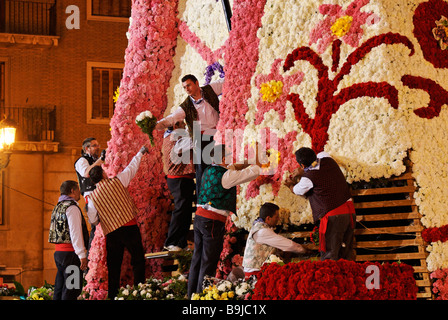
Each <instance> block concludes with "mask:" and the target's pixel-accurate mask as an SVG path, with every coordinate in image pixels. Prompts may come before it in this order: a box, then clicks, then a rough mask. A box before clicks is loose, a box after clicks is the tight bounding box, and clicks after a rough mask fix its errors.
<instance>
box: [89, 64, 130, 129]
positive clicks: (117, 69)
mask: <svg viewBox="0 0 448 320" xmlns="http://www.w3.org/2000/svg"><path fill="white" fill-rule="evenodd" d="M123 67H124V64H122V63H103V62H87V123H93V124H109V122H110V119H111V118H112V116H113V114H114V109H115V103H114V100H113V96H114V93H115V91H116V90H117V88H118V87H119V86H120V81H121V78H122V74H123Z"/></svg>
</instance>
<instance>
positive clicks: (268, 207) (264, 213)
mask: <svg viewBox="0 0 448 320" xmlns="http://www.w3.org/2000/svg"><path fill="white" fill-rule="evenodd" d="M279 210H280V208H279V207H278V206H277V205H276V204H273V203H270V202H266V203H265V204H263V205H262V206H261V208H260V214H259V217H260V218H261V219H263V221H264V222H266V223H267V224H268V225H269V226H270V227H275V226H276V225H277V223H278V219H279Z"/></svg>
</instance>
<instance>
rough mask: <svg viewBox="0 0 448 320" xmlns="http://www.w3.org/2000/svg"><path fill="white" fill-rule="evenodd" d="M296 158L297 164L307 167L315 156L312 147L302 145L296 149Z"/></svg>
mask: <svg viewBox="0 0 448 320" xmlns="http://www.w3.org/2000/svg"><path fill="white" fill-rule="evenodd" d="M295 155H296V160H297V162H298V163H299V164H303V165H304V166H305V167H309V166H310V165H311V164H312V163H313V162H314V161H316V159H317V157H316V154H315V153H314V151H313V149H310V148H307V147H302V148H300V149H299V150H297V151H296V153H295Z"/></svg>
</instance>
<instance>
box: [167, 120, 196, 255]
mask: <svg viewBox="0 0 448 320" xmlns="http://www.w3.org/2000/svg"><path fill="white" fill-rule="evenodd" d="M191 149H192V141H191V138H190V136H189V135H188V133H187V132H186V130H185V123H184V122H183V121H179V122H177V123H176V124H175V126H174V127H170V128H168V130H166V131H165V134H164V136H163V144H162V160H163V171H164V172H165V174H166V182H167V185H168V189H170V192H171V194H172V196H173V198H174V209H173V211H172V212H171V221H170V226H169V228H168V236H167V238H166V240H165V248H167V249H168V250H169V251H180V250H182V249H184V248H186V247H187V245H188V243H187V235H188V230H190V224H191V218H192V215H193V202H194V189H195V184H194V166H193V162H192V157H191V156H192V155H191Z"/></svg>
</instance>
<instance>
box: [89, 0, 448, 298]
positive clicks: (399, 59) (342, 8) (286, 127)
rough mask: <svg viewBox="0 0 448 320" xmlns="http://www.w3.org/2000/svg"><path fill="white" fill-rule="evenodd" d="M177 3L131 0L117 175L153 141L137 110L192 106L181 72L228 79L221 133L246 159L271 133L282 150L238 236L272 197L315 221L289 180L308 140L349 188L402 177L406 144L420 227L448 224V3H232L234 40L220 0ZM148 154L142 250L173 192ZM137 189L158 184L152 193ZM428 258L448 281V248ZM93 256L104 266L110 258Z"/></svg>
mask: <svg viewBox="0 0 448 320" xmlns="http://www.w3.org/2000/svg"><path fill="white" fill-rule="evenodd" d="M179 2H180V3H181V4H182V5H179V4H178V1H155V0H153V1H150V0H147V1H143V0H140V1H135V3H133V16H132V22H131V24H130V28H129V33H128V34H129V47H128V49H127V51H126V65H125V70H124V71H125V75H124V78H123V80H122V83H121V86H120V97H119V100H118V102H117V110H116V114H115V116H114V119H113V120H112V122H111V128H112V139H111V141H110V142H109V151H108V159H113V160H108V161H109V162H108V163H107V165H108V171H109V173H110V174H115V173H116V172H118V170H119V169H120V168H123V167H124V166H125V164H126V162H127V161H128V160H130V157H131V154H129V153H132V152H131V151H132V150H134V151H135V152H137V150H138V148H139V147H140V145H139V144H142V143H143V142H145V141H146V139H147V138H146V137H144V136H143V135H142V134H141V133H139V132H138V130H137V129H136V126H135V124H134V123H133V120H134V119H135V116H136V115H137V114H138V113H140V112H141V111H144V110H150V111H151V112H152V114H154V115H155V116H156V117H160V116H162V115H163V114H166V113H169V111H170V109H171V107H173V106H177V105H178V104H179V102H180V101H182V99H183V98H184V93H183V91H182V88H181V85H180V82H179V79H180V78H181V77H182V76H183V75H184V74H187V73H194V74H196V75H197V76H198V78H199V79H200V81H201V82H202V83H205V82H208V81H210V79H212V80H213V79H216V78H217V77H220V76H222V75H224V73H225V84H224V87H223V96H222V98H221V115H220V122H219V124H218V130H219V132H218V134H217V135H216V137H215V138H216V139H222V138H223V136H224V135H223V133H224V132H225V130H226V129H229V128H231V129H240V130H242V131H243V132H244V138H243V141H242V144H243V146H242V148H240V150H241V153H245V152H247V146H248V145H250V144H251V143H253V141H255V140H260V138H261V137H269V138H270V139H266V142H265V145H266V147H267V148H274V147H275V148H276V151H278V153H279V155H280V156H279V161H278V170H277V172H276V173H275V175H273V176H262V177H260V178H259V179H257V180H255V181H253V182H252V183H248V184H245V185H243V186H241V187H240V188H239V195H238V215H237V216H234V219H233V220H234V221H233V222H234V223H235V225H236V226H237V227H238V228H245V229H249V228H250V225H251V224H252V222H253V220H254V219H255V217H256V216H257V212H258V209H259V207H260V206H261V204H262V203H264V202H266V201H272V202H275V203H277V204H278V205H279V206H280V207H282V208H285V209H286V211H287V212H289V216H286V217H284V219H283V221H284V222H285V223H291V224H297V225H299V224H303V223H309V222H311V220H312V219H311V210H310V207H309V204H308V203H307V201H306V200H305V199H302V198H301V197H297V196H294V195H293V194H292V193H291V192H290V191H289V189H287V188H286V187H285V186H284V185H283V180H284V179H285V176H286V175H287V174H288V173H289V172H291V171H292V170H293V169H294V168H295V166H296V163H295V159H294V151H295V150H297V149H298V148H299V147H300V146H310V147H313V148H314V150H315V151H322V150H325V151H327V152H328V153H330V154H331V155H332V156H333V157H334V158H335V159H336V160H337V161H338V163H339V164H340V166H341V168H342V170H343V172H344V173H345V175H346V178H347V181H348V182H349V183H351V182H355V181H361V180H366V181H369V180H370V179H372V178H380V177H386V178H387V177H390V176H392V175H399V174H401V173H402V172H404V170H405V166H404V164H403V159H404V158H405V157H406V156H407V154H408V151H409V150H410V157H411V161H412V162H413V163H414V166H413V171H414V177H415V180H416V184H417V187H418V189H417V190H418V191H417V192H416V193H415V199H416V203H417V205H418V206H419V212H420V213H421V214H422V215H423V218H422V223H423V224H424V226H425V227H427V228H441V227H443V226H444V225H447V224H448V211H447V210H446V208H447V207H448V193H447V190H448V188H447V186H448V166H447V165H446V164H447V163H446V154H447V153H448V145H447V144H446V141H447V139H446V138H447V137H446V132H448V113H447V110H446V105H447V103H448V70H447V68H448V65H447V61H448V50H446V49H444V43H445V42H444V41H445V38H444V36H443V33H441V31H440V30H442V29H443V28H444V26H445V24H444V23H445V22H444V21H445V20H444V17H448V2H447V1H444V0H428V1H424V0H423V1H422V0H397V1H388V0H318V1H312V0H302V1H296V0H285V1H276V0H241V1H236V0H235V1H230V2H231V6H232V13H233V17H232V30H231V31H230V32H228V30H227V28H226V27H225V22H224V19H223V12H222V8H221V4H220V2H219V1H218V2H217V1H216V0H204V1H193V0H185V1H179ZM177 10H179V12H178V11H177ZM443 30H446V29H443ZM176 37H177V39H176ZM174 48H175V49H174ZM220 66H224V69H223V70H221V69H220ZM154 70H156V71H154ZM213 71H219V72H214V75H213ZM201 75H203V77H201ZM165 93H167V97H166V95H165ZM274 141H275V142H276V144H274V143H273V142H274ZM130 142H132V143H130ZM155 143H156V147H157V143H160V137H157V136H156V137H155ZM226 143H227V141H226ZM129 145H130V146H131V147H129ZM125 146H126V147H125ZM155 149H156V148H155ZM151 157H152V158H151V159H149V160H148V162H147V163H146V162H145V163H143V164H142V168H141V170H140V173H139V175H138V177H137V180H136V182H135V183H134V184H133V185H132V188H133V190H134V191H135V192H133V194H135V201H136V204H137V205H138V207H139V208H140V210H141V212H142V213H141V216H139V219H138V220H139V223H140V227H141V228H143V229H141V230H142V235H143V234H145V239H144V241H145V245H146V248H149V249H150V250H154V249H156V248H157V247H160V246H161V243H162V242H163V240H162V239H163V235H162V234H161V233H162V232H163V230H164V228H166V225H167V221H166V220H165V218H164V215H163V213H164V212H166V210H167V206H168V204H167V203H166V202H165V201H164V200H163V199H164V198H165V199H166V198H168V197H167V196H168V192H167V190H166V186H165V183H164V181H163V177H161V176H160V172H161V170H160V168H159V167H158V166H157V165H155V166H149V165H148V164H149V163H151V164H154V163H155V164H157V161H156V159H157V157H158V155H157V153H156V152H154V153H152V155H151ZM154 186H157V187H156V188H154ZM139 190H146V191H148V190H149V191H148V193H149V196H148V193H142V192H140V191H139ZM159 232H160V233H159ZM95 241H96V242H97V243H98V244H96V245H95V248H100V247H101V246H102V245H104V239H102V238H101V236H98V238H97V237H96V239H95ZM95 250H97V249H94V251H95ZM428 250H429V251H430V255H429V257H428V269H429V270H430V271H434V272H436V271H438V270H445V271H444V272H442V271H440V272H439V271H438V273H437V274H435V275H434V276H437V278H438V279H439V278H440V277H442V278H443V277H444V276H445V278H446V274H447V272H446V270H447V269H448V243H447V242H446V241H443V242H442V241H440V240H435V241H431V245H430V246H429V247H428ZM95 256H96V257H97V261H98V262H96V263H97V264H98V265H101V263H100V261H104V259H105V258H104V252H101V250H98V252H97V253H96V254H95ZM101 259H103V260H101ZM91 270H92V271H91V273H89V274H91V276H92V278H91V279H97V280H89V284H90V283H93V282H94V281H97V282H99V281H98V279H104V271H103V272H102V273H101V272H99V271H100V270H101V267H97V268H95V267H94V266H93V268H91ZM151 270H157V266H154V268H153V267H151ZM99 274H101V275H99ZM95 277H96V278H95ZM442 278H440V279H442ZM89 284H88V285H89ZM442 287H443V286H441V288H442ZM442 290H443V289H442ZM442 290H441V291H442ZM446 291H448V290H446ZM446 291H445V292H446Z"/></svg>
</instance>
